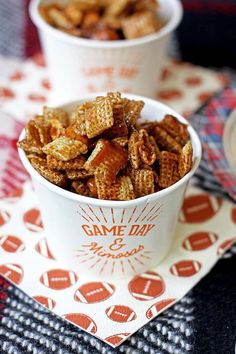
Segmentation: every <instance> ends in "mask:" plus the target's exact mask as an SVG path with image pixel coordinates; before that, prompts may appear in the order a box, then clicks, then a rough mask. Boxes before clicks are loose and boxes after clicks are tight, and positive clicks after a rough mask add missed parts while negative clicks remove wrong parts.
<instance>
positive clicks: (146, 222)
mask: <svg viewBox="0 0 236 354" xmlns="http://www.w3.org/2000/svg"><path fill="white" fill-rule="evenodd" d="M94 97H95V95H93V96H89V97H87V98H86V99H81V100H79V101H76V102H73V103H69V104H67V105H63V106H61V108H63V109H65V110H66V111H68V112H71V110H72V109H74V108H75V107H76V106H77V105H78V104H79V103H82V102H83V101H86V100H90V99H92V98H94ZM126 97H128V98H131V99H136V100H144V102H145V106H144V108H143V111H142V120H145V121H146V120H154V119H157V120H158V119H159V120H161V119H162V118H163V117H164V115H165V114H172V115H174V116H175V117H177V118H178V119H179V120H180V121H181V122H184V123H187V122H186V120H185V119H184V118H183V117H181V116H180V115H179V114H177V113H176V112H175V111H173V110H172V109H171V108H169V107H167V106H166V105H164V104H162V103H159V102H157V101H154V100H152V99H148V98H144V97H141V96H135V95H126ZM188 130H189V134H190V137H191V141H192V145H193V166H192V169H191V171H190V172H189V173H188V174H187V175H185V176H184V177H183V178H182V179H181V180H179V181H178V182H177V183H175V184H174V185H172V186H171V187H168V188H166V189H164V190H162V191H160V192H157V193H154V194H150V195H147V196H144V197H141V198H138V199H135V200H131V201H109V200H99V199H95V198H89V197H84V196H80V195H77V194H75V193H72V192H69V191H66V190H64V189H62V188H60V187H57V186H55V185H53V184H52V183H50V182H48V181H47V180H46V179H45V178H43V177H42V176H41V175H40V174H39V173H38V172H36V170H35V169H34V168H33V167H32V166H31V164H30V162H29V160H28V159H27V156H26V154H25V153H24V151H23V150H21V149H19V154H20V158H21V161H22V163H23V164H24V166H25V168H26V170H27V171H28V172H29V174H30V175H31V177H32V180H33V183H34V186H35V191H36V193H37V196H38V198H39V207H40V209H41V213H42V219H43V223H44V226H45V233H46V237H47V240H48V243H49V247H50V248H51V251H52V253H53V255H54V256H55V257H56V258H57V259H58V260H60V261H61V262H62V263H63V264H65V266H66V267H67V268H69V269H73V270H75V271H77V272H83V273H87V274H88V275H89V274H90V275H93V276H95V277H103V278H107V277H109V278H110V277H114V278H121V277H125V276H130V275H134V274H137V273H141V272H143V271H145V270H147V269H150V268H152V267H154V266H155V265H156V264H157V263H159V262H160V261H161V260H162V259H163V258H164V257H165V256H166V255H167V253H168V251H169V248H170V245H171V243H172V241H173V235H174V231H175V226H176V223H177V218H178V214H179V211H180V208H181V204H182V201H183V197H184V193H185V189H186V187H187V184H188V181H189V179H190V178H191V176H192V175H193V174H194V172H195V170H196V169H197V167H198V164H199V162H200V158H201V144H200V141H199V138H198V136H197V134H196V132H195V131H194V129H193V128H192V127H191V126H189V128H188ZM24 136H25V131H23V132H22V134H21V136H20V139H23V138H24Z"/></svg>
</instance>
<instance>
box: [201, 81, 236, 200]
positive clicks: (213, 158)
mask: <svg viewBox="0 0 236 354" xmlns="http://www.w3.org/2000/svg"><path fill="white" fill-rule="evenodd" d="M233 109H236V83H235V84H233V85H232V86H231V87H228V88H226V89H225V90H224V91H223V92H222V93H220V94H219V95H218V97H216V98H215V99H214V100H212V101H211V102H210V103H209V104H208V105H207V106H206V107H205V108H203V110H202V111H201V116H200V117H199V119H200V121H201V123H200V124H201V131H200V136H201V139H202V143H203V148H204V154H205V157H206V160H207V161H208V163H209V165H210V166H211V168H212V170H213V173H214V175H215V176H216V177H217V179H218V181H219V182H220V184H221V185H222V186H223V188H224V189H225V191H226V192H227V193H228V194H229V195H230V196H231V197H232V198H233V199H234V200H236V177H234V175H232V171H231V169H230V166H229V164H228V162H227V160H226V158H225V154H224V147H223V143H222V135H223V131H224V125H225V122H226V120H227V118H228V116H229V115H230V113H231V111H232V110H233Z"/></svg>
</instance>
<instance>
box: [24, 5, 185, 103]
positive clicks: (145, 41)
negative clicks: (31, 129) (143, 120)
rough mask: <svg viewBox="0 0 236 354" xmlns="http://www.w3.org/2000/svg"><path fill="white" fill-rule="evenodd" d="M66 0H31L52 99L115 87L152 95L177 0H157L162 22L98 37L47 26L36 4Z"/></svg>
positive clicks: (178, 13) (177, 13)
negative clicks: (152, 29)
mask: <svg viewBox="0 0 236 354" xmlns="http://www.w3.org/2000/svg"><path fill="white" fill-rule="evenodd" d="M55 2H57V3H61V4H66V3H67V2H68V0H32V1H31V5H30V14H31V18H32V20H33V22H34V24H35V25H36V26H37V28H38V31H39V35H40V39H41V43H42V47H43V51H44V54H45V58H46V62H47V65H48V70H49V77H50V80H51V82H52V87H53V90H52V92H51V97H50V101H51V102H52V103H53V104H57V103H58V102H65V101H66V100H73V99H76V98H77V97H78V96H79V95H81V94H83V95H84V94H87V93H91V92H101V91H106V92H107V91H114V90H117V91H121V92H130V93H136V94H140V95H144V96H149V97H155V96H156V93H157V89H158V85H159V82H160V80H159V79H160V73H161V69H162V66H163V64H164V63H165V61H166V55H167V49H168V44H169V41H170V38H171V34H172V33H173V31H174V30H175V28H176V27H177V26H178V24H179V22H180V21H181V18H182V6H181V3H180V2H179V1H178V0H158V3H159V4H160V16H161V17H162V18H163V19H164V20H165V22H166V24H165V26H164V27H163V28H162V29H161V30H160V31H158V32H156V33H153V34H150V35H148V36H145V37H141V38H137V39H133V40H118V41H99V40H91V39H84V38H78V37H74V36H71V35H68V34H66V33H64V32H62V31H59V30H57V29H55V28H53V27H52V26H50V25H48V24H47V23H46V22H45V21H44V19H43V18H42V17H41V16H40V14H39V10H38V7H39V4H49V3H55Z"/></svg>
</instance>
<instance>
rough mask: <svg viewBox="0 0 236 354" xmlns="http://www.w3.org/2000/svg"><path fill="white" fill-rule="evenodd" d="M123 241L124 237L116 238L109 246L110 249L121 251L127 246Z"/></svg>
mask: <svg viewBox="0 0 236 354" xmlns="http://www.w3.org/2000/svg"><path fill="white" fill-rule="evenodd" d="M122 241H123V239H122V238H117V239H115V241H114V242H113V243H112V244H111V245H110V246H109V248H110V250H112V251H119V250H120V249H121V248H122V247H124V246H125V243H121V242H122Z"/></svg>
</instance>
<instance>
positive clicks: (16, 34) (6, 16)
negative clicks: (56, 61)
mask: <svg viewBox="0 0 236 354" xmlns="http://www.w3.org/2000/svg"><path fill="white" fill-rule="evenodd" d="M29 2H30V0H20V1H19V0H7V1H6V0H0V23H1V31H0V53H1V55H4V56H8V57H17V58H25V57H29V56H32V55H34V54H35V53H37V52H38V51H39V48H40V46H39V40H38V36H37V31H36V28H35V27H34V26H33V24H32V22H31V20H30V18H29V14H28V4H29Z"/></svg>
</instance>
